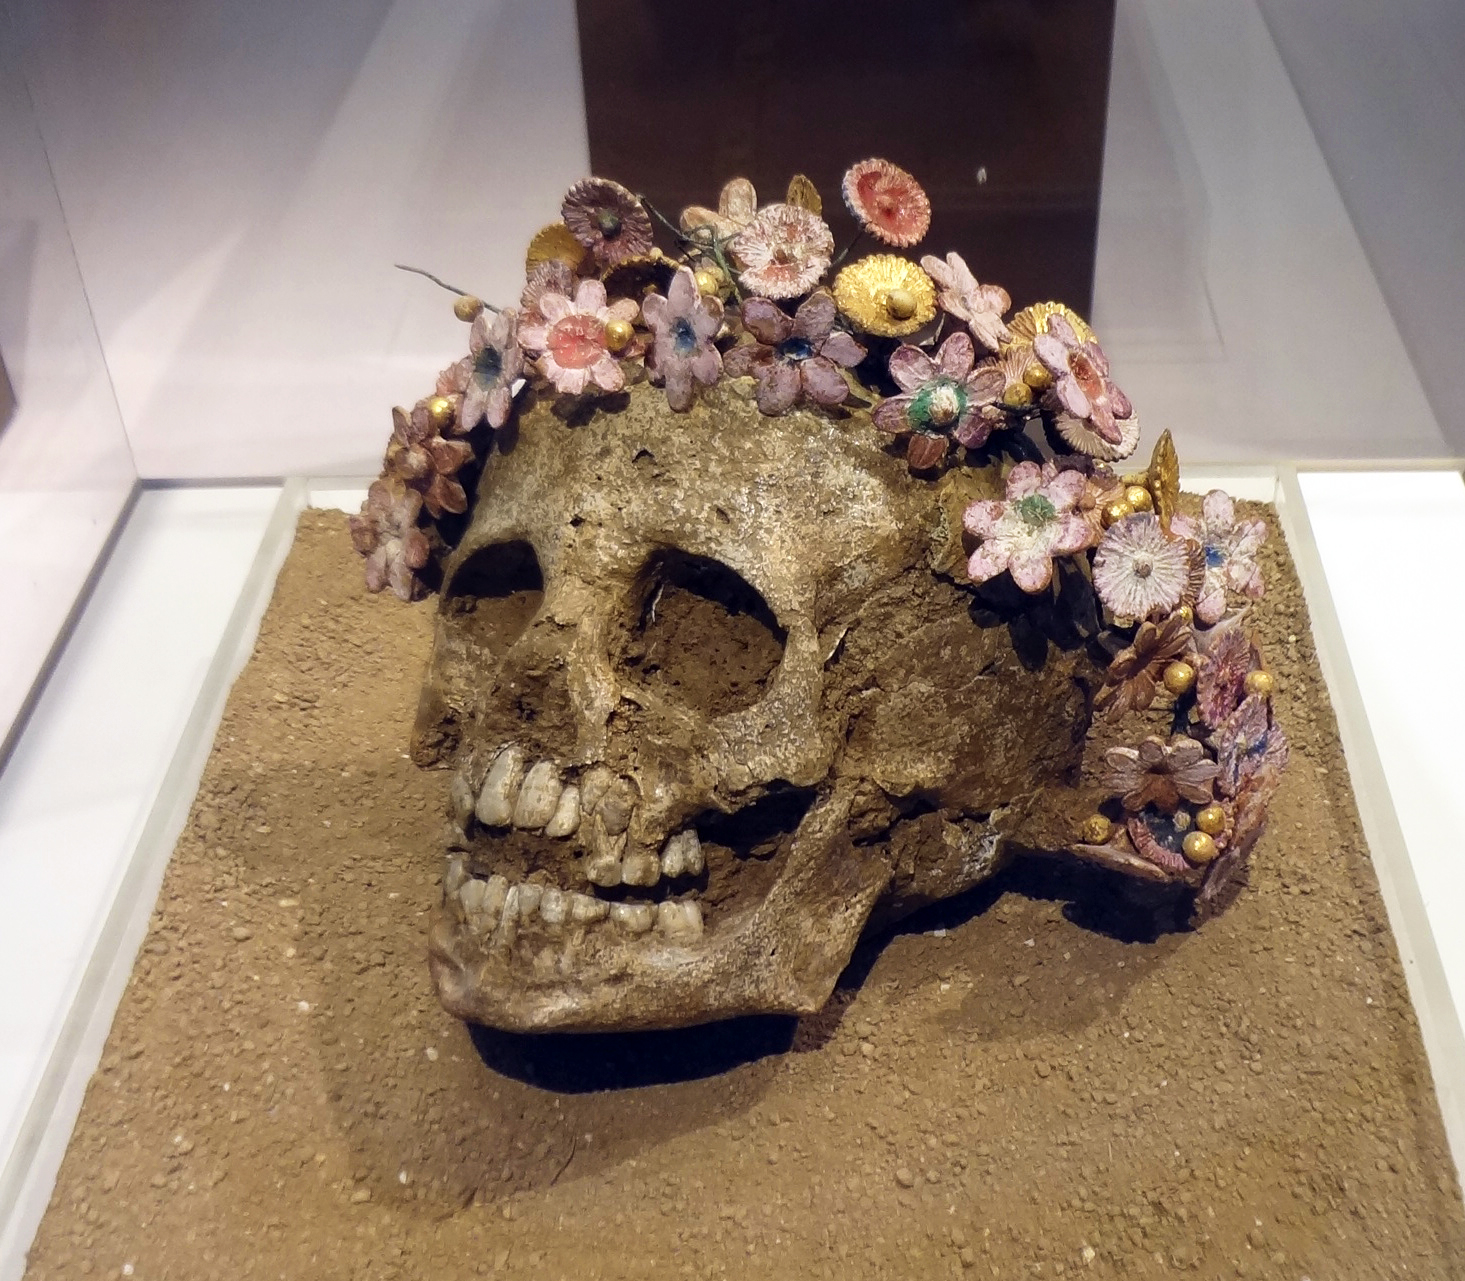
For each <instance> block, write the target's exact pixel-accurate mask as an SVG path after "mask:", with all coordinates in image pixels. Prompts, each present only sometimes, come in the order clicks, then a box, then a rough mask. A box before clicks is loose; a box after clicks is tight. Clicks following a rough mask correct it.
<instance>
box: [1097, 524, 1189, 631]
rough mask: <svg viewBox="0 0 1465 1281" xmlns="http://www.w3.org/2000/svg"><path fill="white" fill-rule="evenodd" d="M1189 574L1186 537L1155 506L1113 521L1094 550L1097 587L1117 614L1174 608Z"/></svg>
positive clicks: (1136, 614) (1126, 616) (1130, 616)
mask: <svg viewBox="0 0 1465 1281" xmlns="http://www.w3.org/2000/svg"><path fill="white" fill-rule="evenodd" d="M1189 578H1190V554H1189V552H1188V551H1187V549H1186V545H1185V542H1184V541H1183V540H1181V539H1179V538H1170V537H1168V536H1167V535H1166V533H1165V531H1164V530H1163V529H1161V528H1160V518H1159V517H1158V516H1155V515H1154V514H1153V513H1150V512H1144V513H1141V514H1139V515H1135V516H1126V517H1125V518H1124V519H1123V520H1121V521H1117V522H1115V523H1114V524H1113V525H1110V526H1109V528H1108V530H1107V531H1106V532H1105V534H1104V537H1103V539H1102V540H1101V541H1100V543H1099V550H1098V552H1097V553H1096V554H1095V556H1094V588H1095V590H1096V591H1097V592H1098V593H1099V599H1100V600H1101V601H1103V602H1104V604H1105V605H1107V606H1108V607H1109V610H1110V612H1111V613H1113V614H1114V615H1115V616H1116V617H1117V618H1124V619H1141V618H1148V617H1149V616H1150V615H1151V614H1161V613H1169V612H1170V610H1172V609H1174V608H1175V607H1176V606H1177V605H1178V604H1180V598H1181V596H1182V595H1183V594H1184V592H1185V587H1186V583H1187V582H1188V581H1189Z"/></svg>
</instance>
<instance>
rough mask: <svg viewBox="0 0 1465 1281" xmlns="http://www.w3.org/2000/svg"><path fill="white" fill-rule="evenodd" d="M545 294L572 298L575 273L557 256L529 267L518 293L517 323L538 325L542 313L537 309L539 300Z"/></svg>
mask: <svg viewBox="0 0 1465 1281" xmlns="http://www.w3.org/2000/svg"><path fill="white" fill-rule="evenodd" d="M545 294H563V295H564V296H565V297H566V298H572V297H574V294H575V273H574V272H573V271H572V270H571V269H570V266H569V264H568V263H566V262H564V261H563V260H561V259H559V258H548V259H546V260H545V261H544V262H540V263H536V264H535V265H534V266H533V267H531V268H530V269H529V273H528V275H527V276H526V277H525V279H524V288H523V290H522V291H521V292H520V294H519V323H520V324H523V325H539V324H543V323H544V315H543V313H542V312H541V311H540V310H539V300H540V299H541V298H543V297H544V295H545Z"/></svg>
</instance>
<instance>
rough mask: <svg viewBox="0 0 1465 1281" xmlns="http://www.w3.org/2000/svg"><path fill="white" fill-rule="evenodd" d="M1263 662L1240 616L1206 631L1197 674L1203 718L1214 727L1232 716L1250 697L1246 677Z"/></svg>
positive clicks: (1196, 685) (1197, 707)
mask: <svg viewBox="0 0 1465 1281" xmlns="http://www.w3.org/2000/svg"><path fill="white" fill-rule="evenodd" d="M1260 666H1261V656H1260V655H1259V654H1258V653H1257V650H1256V646H1255V645H1253V644H1252V641H1251V638H1250V637H1249V636H1247V634H1246V633H1245V632H1244V631H1243V630H1242V628H1241V619H1240V617H1239V616H1238V617H1235V618H1231V619H1228V620H1225V621H1223V622H1220V623H1217V624H1216V626H1214V627H1212V628H1210V629H1209V630H1208V631H1205V632H1202V633H1201V634H1200V653H1199V655H1198V658H1197V662H1196V678H1195V702H1196V709H1197V710H1198V711H1199V712H1200V717H1201V720H1202V721H1204V722H1205V723H1206V724H1207V725H1209V726H1211V727H1212V728H1213V729H1214V728H1216V727H1217V726H1219V725H1220V724H1221V723H1222V722H1223V721H1224V720H1225V719H1226V718H1227V717H1228V716H1230V715H1231V713H1232V712H1234V711H1235V710H1236V709H1237V707H1238V706H1240V704H1241V700H1242V699H1243V698H1245V697H1246V678H1247V677H1248V676H1249V675H1250V674H1251V673H1252V672H1253V671H1255V670H1256V669H1257V668H1258V667H1260Z"/></svg>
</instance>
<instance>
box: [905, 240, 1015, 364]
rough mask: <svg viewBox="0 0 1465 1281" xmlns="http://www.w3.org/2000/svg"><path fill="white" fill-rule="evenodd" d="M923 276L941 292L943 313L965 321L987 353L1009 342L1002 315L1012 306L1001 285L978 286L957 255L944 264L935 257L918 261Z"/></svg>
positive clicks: (948, 258) (929, 256)
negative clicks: (934, 283) (928, 278)
mask: <svg viewBox="0 0 1465 1281" xmlns="http://www.w3.org/2000/svg"><path fill="white" fill-rule="evenodd" d="M921 266H922V267H924V268H925V269H926V274H927V275H928V276H930V277H931V279H932V280H934V281H935V282H936V286H937V288H938V289H939V290H940V294H939V296H938V301H939V302H940V303H941V307H942V310H943V311H946V312H949V313H950V314H951V315H953V316H955V317H956V318H957V319H958V320H964V321H966V323H967V325H968V326H970V328H971V331H972V336H973V337H974V338H975V339H976V340H977V341H978V342H979V343H981V344H982V346H983V347H985V348H986V349H987V350H988V351H996V350H997V349H998V348H999V347H1000V346H1001V345H1002V344H1003V343H1005V342H1010V341H1011V340H1012V333H1011V331H1010V330H1009V329H1008V328H1007V326H1006V324H1004V323H1003V320H1002V316H1003V313H1004V312H1006V311H1007V309H1008V308H1009V307H1011V306H1012V299H1011V298H1009V297H1008V296H1007V290H1005V289H1003V288H1002V287H1001V286H1000V285H979V284H978V283H977V278H976V277H975V276H974V275H972V272H971V268H970V267H968V266H967V265H966V261H965V260H964V259H963V258H962V256H961V255H960V254H959V253H955V252H952V253H949V254H947V255H946V261H944V262H943V261H942V260H941V259H940V258H938V257H936V255H935V254H927V255H926V256H925V257H923V258H922V259H921Z"/></svg>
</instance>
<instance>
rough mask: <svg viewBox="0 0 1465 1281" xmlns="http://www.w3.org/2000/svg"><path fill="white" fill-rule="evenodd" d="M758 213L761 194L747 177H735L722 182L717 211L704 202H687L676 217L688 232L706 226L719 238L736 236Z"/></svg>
mask: <svg viewBox="0 0 1465 1281" xmlns="http://www.w3.org/2000/svg"><path fill="white" fill-rule="evenodd" d="M757 212H758V193H757V192H756V191H755V190H754V189H753V184H752V183H751V182H749V181H748V180H747V179H746V178H734V179H732V181H730V182H727V183H725V184H723V188H722V191H721V193H720V194H719V195H718V197H717V209H716V210H715V211H714V210H712V209H708V208H706V207H704V206H702V205H688V206H687V207H686V208H685V209H683V210H682V216H681V217H680V218H679V219H678V220H677V221H678V222H679V223H680V224H681V228H682V230H683V231H685V232H686V233H687V234H688V235H694V234H695V233H696V232H697V231H698V230H699V229H700V228H703V227H707V228H709V229H710V230H711V232H712V234H713V235H714V236H716V237H717V238H718V239H726V238H727V237H729V236H735V235H737V234H738V232H740V231H741V230H742V229H743V228H744V227H746V226H747V225H748V224H749V223H750V222H752V220H753V215H754V214H755V213H757Z"/></svg>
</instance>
